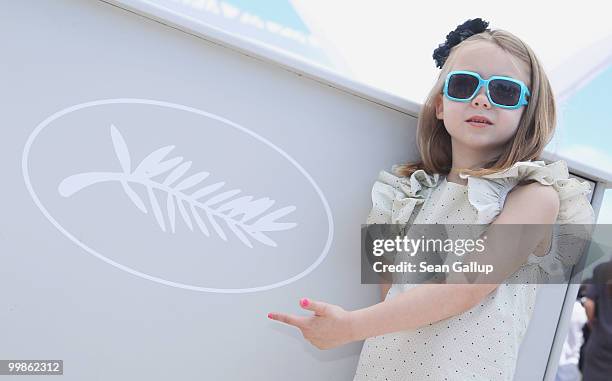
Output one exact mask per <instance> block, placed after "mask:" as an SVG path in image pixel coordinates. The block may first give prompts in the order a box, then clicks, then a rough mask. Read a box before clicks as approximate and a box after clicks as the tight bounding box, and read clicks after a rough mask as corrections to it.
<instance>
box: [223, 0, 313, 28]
mask: <svg viewBox="0 0 612 381" xmlns="http://www.w3.org/2000/svg"><path fill="white" fill-rule="evenodd" d="M225 2H226V3H229V4H232V5H235V6H237V7H238V8H240V9H242V10H243V11H246V12H249V13H252V14H256V15H259V16H261V17H263V18H265V19H266V20H270V21H275V22H277V23H279V24H282V25H285V26H288V27H291V28H293V29H295V30H299V31H301V32H304V33H307V32H308V28H307V27H306V25H305V24H304V23H303V22H302V19H301V18H300V16H299V15H298V14H297V13H296V12H295V9H293V6H292V5H291V4H290V3H289V1H288V0H266V1H252V0H225Z"/></svg>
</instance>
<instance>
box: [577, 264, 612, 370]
mask: <svg viewBox="0 0 612 381" xmlns="http://www.w3.org/2000/svg"><path fill="white" fill-rule="evenodd" d="M585 297H586V300H585V302H584V307H585V309H586V313H587V317H588V322H587V324H588V325H589V328H590V329H591V334H590V336H589V340H588V342H587V344H586V346H585V348H584V354H585V359H584V369H583V380H584V381H610V380H612V261H608V262H604V263H601V264H599V265H597V266H596V267H595V269H594V270H593V280H592V282H591V284H590V285H589V286H588V288H587V292H586V295H585Z"/></svg>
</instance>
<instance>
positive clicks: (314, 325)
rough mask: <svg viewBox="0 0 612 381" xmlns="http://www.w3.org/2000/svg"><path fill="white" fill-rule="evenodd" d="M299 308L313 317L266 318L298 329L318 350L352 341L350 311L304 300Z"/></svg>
mask: <svg viewBox="0 0 612 381" xmlns="http://www.w3.org/2000/svg"><path fill="white" fill-rule="evenodd" d="M300 306H302V308H304V309H306V310H310V311H313V312H314V315H312V316H296V315H289V314H282V313H269V314H268V317H269V318H270V319H273V320H278V321H280V322H283V323H286V324H289V325H293V326H295V327H297V328H299V329H300V330H301V331H302V336H304V338H305V339H306V340H308V341H310V342H311V343H312V344H313V345H314V346H315V347H317V348H319V349H331V348H335V347H338V346H340V345H344V344H347V343H349V342H351V341H354V339H353V327H352V326H353V317H352V315H351V312H350V311H345V310H344V309H343V308H342V307H340V306H336V305H334V304H329V303H324V302H318V301H313V300H308V299H306V298H304V299H302V300H300Z"/></svg>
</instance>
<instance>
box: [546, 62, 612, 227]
mask: <svg viewBox="0 0 612 381" xmlns="http://www.w3.org/2000/svg"><path fill="white" fill-rule="evenodd" d="M611 88H612V66H608V68H607V69H605V70H604V71H603V72H602V73H600V74H599V75H598V76H597V77H595V78H594V79H593V80H592V81H591V82H589V83H588V84H587V85H586V86H584V87H583V88H581V89H579V90H578V91H577V92H576V93H575V94H574V95H573V96H572V97H571V98H570V99H569V100H568V101H567V104H565V105H561V107H560V113H561V114H562V115H560V119H561V120H560V125H559V128H560V131H559V132H560V135H561V136H560V138H559V139H558V142H559V146H558V150H559V152H560V153H562V154H563V153H566V154H568V155H570V156H572V155H578V156H581V157H580V159H581V160H585V161H586V162H588V163H590V164H592V165H594V166H601V165H602V162H604V160H605V159H607V161H608V162H612V155H611V154H610V149H611V148H612V108H611V107H610V89H611ZM580 147H582V148H580ZM607 169H608V171H610V170H612V168H610V167H607ZM599 214H600V215H599V218H598V222H599V223H608V224H612V189H608V190H606V193H605V196H604V200H603V203H602V208H601V210H600V213H599Z"/></svg>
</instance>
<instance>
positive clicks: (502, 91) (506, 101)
mask: <svg viewBox="0 0 612 381" xmlns="http://www.w3.org/2000/svg"><path fill="white" fill-rule="evenodd" d="M489 94H490V95H491V100H492V101H493V102H495V103H497V104H500V105H503V106H516V105H517V104H518V103H519V99H520V97H521V86H520V85H519V84H518V83H515V82H512V81H508V80H505V79H494V80H492V81H491V82H489Z"/></svg>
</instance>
